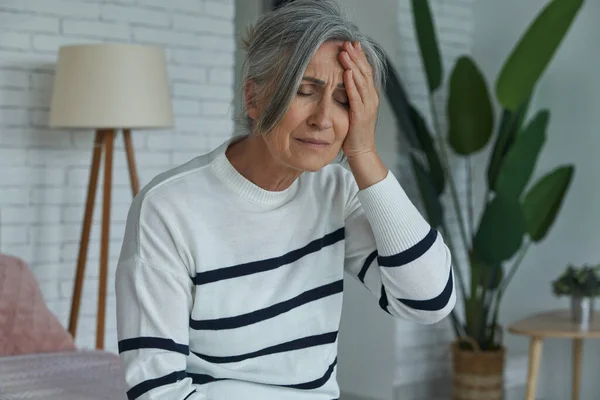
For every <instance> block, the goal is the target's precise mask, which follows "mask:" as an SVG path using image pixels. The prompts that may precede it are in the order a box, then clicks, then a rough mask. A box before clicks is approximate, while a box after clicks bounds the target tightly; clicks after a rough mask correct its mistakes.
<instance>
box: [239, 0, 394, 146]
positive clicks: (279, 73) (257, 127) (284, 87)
mask: <svg viewBox="0 0 600 400" xmlns="http://www.w3.org/2000/svg"><path fill="white" fill-rule="evenodd" d="M327 41H351V42H354V41H358V42H360V43H361V47H362V49H363V51H364V53H365V55H366V58H367V61H368V62H369V64H370V65H371V68H372V69H373V79H374V84H375V88H376V89H377V91H378V92H379V91H380V90H381V88H382V87H383V85H384V79H385V77H384V71H385V55H384V53H383V50H382V49H381V48H380V47H379V45H377V43H375V42H374V41H372V40H371V39H369V38H368V37H367V36H365V35H364V34H362V33H361V32H360V31H359V30H358V27H357V26H356V25H355V24H354V23H352V22H351V21H350V20H349V19H348V18H347V17H346V15H345V14H344V13H343V10H342V9H341V7H340V6H339V4H337V2H336V1H335V0H296V1H293V2H291V3H287V4H285V5H283V6H282V7H280V8H278V9H277V10H275V11H271V12H269V13H266V14H264V15H263V16H261V17H260V18H259V19H258V21H257V22H256V24H255V25H254V26H252V27H250V28H249V29H248V32H247V34H246V37H245V38H244V39H243V43H242V44H243V46H244V48H245V49H246V50H247V56H246V59H245V61H244V65H243V68H242V80H241V81H242V82H243V83H242V87H241V90H242V99H245V97H244V96H243V94H244V91H245V87H246V83H247V82H250V81H252V82H254V83H255V93H254V97H253V98H251V99H250V101H251V102H254V101H256V102H258V103H260V104H263V105H265V107H264V108H263V109H262V112H261V115H260V116H259V118H258V119H257V121H253V120H252V119H251V118H250V117H249V116H248V113H247V104H246V101H245V100H243V101H242V103H243V107H242V120H243V122H244V125H245V128H246V129H247V130H248V131H249V132H250V133H261V134H267V133H268V132H270V131H271V130H272V129H273V128H275V127H276V125H277V124H278V123H279V122H280V121H281V119H282V118H283V116H284V115H285V113H286V112H287V111H288V109H289V107H290V104H291V102H292V100H293V99H294V97H295V95H296V92H297V90H298V87H299V86H300V83H301V82H302V76H303V73H304V71H305V69H306V67H307V66H308V64H309V62H310V60H311V59H312V57H313V55H314V54H315V52H316V51H317V50H318V48H319V47H320V46H321V44H323V43H324V42H327Z"/></svg>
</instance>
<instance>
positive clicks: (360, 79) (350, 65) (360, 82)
mask: <svg viewBox="0 0 600 400" xmlns="http://www.w3.org/2000/svg"><path fill="white" fill-rule="evenodd" d="M341 59H342V61H343V63H342V65H343V66H344V67H345V68H347V69H349V70H351V71H353V74H352V76H353V77H354V80H353V83H355V86H356V88H357V89H358V92H359V93H360V95H361V96H362V97H363V98H365V97H367V96H368V95H369V90H368V82H367V80H366V79H365V77H364V76H363V75H362V73H361V72H360V69H359V68H358V66H357V65H356V64H355V63H354V61H352V59H351V58H350V55H349V54H348V52H347V51H342V52H341Z"/></svg>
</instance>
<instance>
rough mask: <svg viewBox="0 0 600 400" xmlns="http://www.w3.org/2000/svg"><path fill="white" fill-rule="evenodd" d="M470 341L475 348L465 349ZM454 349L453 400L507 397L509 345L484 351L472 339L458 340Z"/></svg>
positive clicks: (452, 346)
mask: <svg viewBox="0 0 600 400" xmlns="http://www.w3.org/2000/svg"><path fill="white" fill-rule="evenodd" d="M464 341H467V342H469V343H471V344H472V346H473V348H474V350H470V349H461V348H460V343H461V342H464ZM451 350H452V400H503V399H504V364H505V348H504V347H500V348H499V349H498V350H490V351H487V350H486V351H482V350H480V348H479V346H478V345H477V343H476V342H475V341H474V340H472V339H470V338H467V339H463V338H461V339H458V340H457V341H455V342H454V343H452V345H451Z"/></svg>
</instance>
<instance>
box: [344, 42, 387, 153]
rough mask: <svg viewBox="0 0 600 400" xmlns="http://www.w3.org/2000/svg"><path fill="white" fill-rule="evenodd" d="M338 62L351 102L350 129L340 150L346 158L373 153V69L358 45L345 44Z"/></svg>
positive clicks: (375, 97) (375, 101)
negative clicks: (342, 71)
mask: <svg viewBox="0 0 600 400" xmlns="http://www.w3.org/2000/svg"><path fill="white" fill-rule="evenodd" d="M343 48H344V49H343V50H342V51H341V52H340V54H339V59H340V62H341V64H342V66H343V67H344V68H345V69H346V70H345V71H344V85H345V87H346V93H347V96H348V101H349V103H350V110H349V114H350V115H349V116H350V127H349V129H348V135H347V136H346V139H345V140H344V144H343V146H342V150H343V151H344V154H345V155H346V157H347V158H348V159H351V158H353V157H356V156H360V155H362V154H367V153H372V152H375V151H376V149H375V122H376V120H377V111H378V107H379V95H378V94H377V90H376V89H375V85H374V82H373V69H372V68H371V65H369V62H368V61H367V57H366V56H365V53H364V52H363V51H362V48H361V47H360V46H359V43H358V42H355V43H354V45H352V44H351V43H350V42H345V43H344V46H343Z"/></svg>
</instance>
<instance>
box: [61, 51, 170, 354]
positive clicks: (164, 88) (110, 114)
mask: <svg viewBox="0 0 600 400" xmlns="http://www.w3.org/2000/svg"><path fill="white" fill-rule="evenodd" d="M49 125H50V127H52V128H75V129H85V130H87V132H89V130H90V129H91V130H92V131H94V132H95V139H94V149H93V154H92V161H91V168H90V174H89V183H88V190H87V200H86V205H85V214H84V216H83V226H82V231H81V241H80V245H79V246H80V247H79V254H78V258H77V269H76V272H75V284H74V286H73V297H72V302H71V313H70V318H69V332H70V334H71V335H72V336H73V337H75V335H76V332H77V321H78V317H79V308H80V305H81V292H82V288H83V278H84V275H85V264H86V260H87V250H88V245H89V238H90V229H91V225H92V216H93V213H94V212H93V211H94V200H95V196H96V186H97V182H98V174H99V169H100V162H101V158H102V155H103V154H102V153H104V186H103V199H102V228H101V243H100V266H99V268H100V270H99V282H98V314H97V321H96V348H98V349H102V348H103V347H104V326H105V317H106V286H107V278H108V254H109V252H108V247H109V233H110V207H111V186H112V170H113V165H112V163H113V149H114V138H115V136H116V133H117V132H118V131H122V132H123V138H124V141H125V152H126V156H127V165H128V169H129V176H130V180H131V188H132V192H133V196H135V195H136V194H137V193H138V191H139V182H138V176H137V172H136V168H135V157H134V151H133V146H132V143H131V130H132V129H154V128H167V127H171V126H172V125H173V113H172V105H171V96H170V90H169V84H168V77H167V69H166V60H165V53H164V51H163V50H162V49H161V48H159V47H153V46H143V45H135V44H83V45H69V46H63V47H61V48H60V49H59V52H58V63H57V66H56V74H55V77H54V86H53V93H52V104H51V109H50V122H49ZM82 134H84V133H82Z"/></svg>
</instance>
